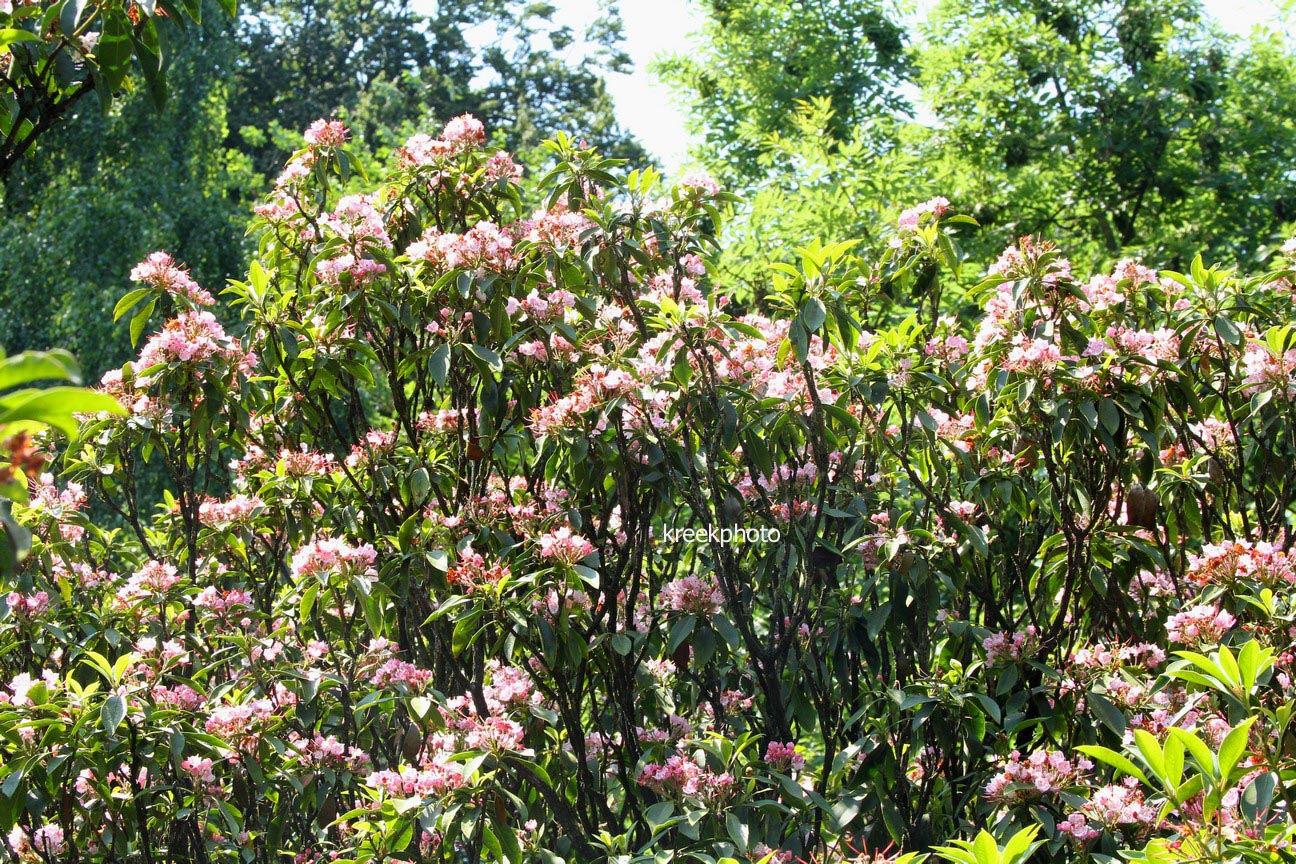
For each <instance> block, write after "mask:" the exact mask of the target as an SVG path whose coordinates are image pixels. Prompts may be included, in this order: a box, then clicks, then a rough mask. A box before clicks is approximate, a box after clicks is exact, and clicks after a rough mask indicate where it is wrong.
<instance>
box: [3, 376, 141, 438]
mask: <svg viewBox="0 0 1296 864" xmlns="http://www.w3.org/2000/svg"><path fill="white" fill-rule="evenodd" d="M100 411H107V412H110V413H113V414H125V413H126V410H125V409H124V408H122V406H121V405H120V404H118V402H117V400H116V399H114V398H112V397H111V396H109V395H107V394H106V393H97V392H95V391H94V390H83V389H82V388H80V387H50V388H49V389H46V390H19V391H17V392H15V393H10V394H9V395H8V396H4V397H0V426H3V425H4V424H6V423H16V422H19V421H22V420H29V421H32V422H36V423H44V424H46V425H49V426H53V427H54V428H55V429H58V430H59V431H61V432H63V433H64V434H66V435H67V436H68V437H69V438H74V437H76V433H77V429H78V427H79V424H78V422H77V420H76V418H75V417H73V416H72V415H73V414H81V413H84V414H95V413H98V412H100Z"/></svg>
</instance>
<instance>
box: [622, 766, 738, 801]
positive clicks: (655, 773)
mask: <svg viewBox="0 0 1296 864" xmlns="http://www.w3.org/2000/svg"><path fill="white" fill-rule="evenodd" d="M639 785H641V786H647V787H648V788H649V789H652V790H653V791H654V792H657V793H658V794H660V795H671V796H683V797H686V798H697V799H701V800H703V801H706V802H714V801H718V800H720V799H722V798H724V796H725V794H726V793H727V792H728V791H729V790H730V789H731V788H732V787H733V785H734V778H733V775H732V774H729V773H728V772H725V773H722V774H717V773H716V772H714V771H711V770H710V769H707V768H703V767H701V766H699V765H698V764H697V763H696V762H694V761H693V760H692V759H685V758H684V757H683V756H672V757H670V758H669V759H667V760H666V762H665V763H663V764H660V765H659V764H657V763H649V764H648V765H645V766H644V769H643V771H642V772H641V773H640V774H639Z"/></svg>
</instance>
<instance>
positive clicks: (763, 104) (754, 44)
mask: <svg viewBox="0 0 1296 864" xmlns="http://www.w3.org/2000/svg"><path fill="white" fill-rule="evenodd" d="M699 6H700V7H701V8H702V10H703V12H704V13H705V15H706V23H705V24H704V26H703V28H702V31H701V33H700V34H696V35H695V39H696V40H697V44H696V49H697V50H690V51H689V52H688V53H687V54H685V53H678V54H675V55H673V56H670V57H668V58H665V59H663V60H662V61H661V62H659V63H658V64H657V65H656V70H657V72H658V74H660V75H661V76H662V77H663V78H664V79H665V80H666V81H667V82H669V83H671V84H672V85H674V86H675V88H676V89H677V91H678V92H679V93H680V95H681V96H682V97H683V99H684V101H685V104H686V105H687V106H688V111H687V116H688V122H689V128H690V131H691V132H693V133H694V135H696V136H697V137H698V140H699V142H700V144H699V151H700V152H705V153H706V154H707V155H706V157H705V159H704V162H705V163H706V164H707V166H708V167H709V168H711V169H712V170H713V171H716V172H717V173H718V174H721V175H723V176H724V177H725V178H726V179H741V180H743V181H750V180H753V179H755V178H758V177H761V176H763V175H764V173H765V171H764V170H763V169H762V167H761V166H760V164H759V155H760V152H761V142H762V141H763V140H764V139H765V138H766V137H767V136H769V135H771V134H773V133H782V132H786V131H787V128H788V121H789V118H790V117H791V116H792V115H793V113H794V112H795V111H796V109H797V106H798V104H799V103H800V102H802V101H805V100H808V99H810V98H822V99H826V100H827V101H828V104H829V105H830V106H831V108H832V114H831V117H830V121H829V123H828V125H827V127H826V128H825V130H824V131H825V132H826V133H827V134H828V135H829V136H831V137H833V138H834V139H836V140H842V141H844V140H847V139H849V138H850V137H851V136H852V134H853V131H854V129H855V127H856V126H857V125H858V124H859V123H861V122H864V121H865V120H867V119H868V118H871V117H876V116H892V115H897V114H899V115H904V114H906V113H907V111H908V109H909V106H908V103H907V101H906V100H905V99H904V97H903V95H902V94H901V93H900V92H899V89H898V87H899V85H900V84H902V83H903V82H905V81H906V80H908V77H909V75H910V69H909V59H908V56H907V55H906V53H905V31H904V28H903V26H902V25H901V23H900V22H899V20H898V16H897V14H896V13H895V12H894V11H893V10H891V9H889V8H888V6H887V4H885V3H883V2H881V0H847V2H828V0H819V2H800V0H705V2H702V3H700V4H699Z"/></svg>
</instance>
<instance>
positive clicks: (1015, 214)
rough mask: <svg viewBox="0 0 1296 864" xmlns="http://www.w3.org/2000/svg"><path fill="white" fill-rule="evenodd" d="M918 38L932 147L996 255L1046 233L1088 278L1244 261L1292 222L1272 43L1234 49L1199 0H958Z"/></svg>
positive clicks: (1295, 105)
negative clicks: (1148, 264) (1102, 269)
mask: <svg viewBox="0 0 1296 864" xmlns="http://www.w3.org/2000/svg"><path fill="white" fill-rule="evenodd" d="M922 33H923V39H921V40H920V41H919V43H918V44H919V46H920V47H919V48H918V49H917V51H916V53H915V57H916V59H917V62H918V66H919V68H920V69H921V70H922V71H921V76H920V81H921V84H922V94H923V99H924V101H925V103H926V104H927V106H928V107H929V108H930V110H931V113H932V115H933V117H934V120H935V122H934V123H932V124H931V127H930V129H931V131H930V138H929V139H928V140H927V142H926V143H925V145H924V147H923V149H924V152H925V153H926V154H927V155H928V157H929V158H930V159H931V160H932V162H933V163H934V164H936V165H938V166H940V169H943V170H944V172H945V175H946V177H947V178H948V182H949V186H948V190H949V191H948V193H947V194H949V197H950V198H951V199H954V200H956V203H961V204H962V205H963V206H966V207H970V208H973V209H974V212H976V213H977V215H978V217H979V219H980V221H981V222H982V223H983V224H984V225H986V226H987V227H988V228H989V229H990V230H989V231H988V233H987V234H986V235H985V236H986V240H987V241H988V242H990V243H991V245H994V246H1000V247H1001V246H1002V245H1003V243H1004V242H1005V241H1006V240H1007V239H1010V238H1011V237H1012V236H1015V235H1020V234H1029V233H1039V232H1044V233H1048V234H1050V235H1051V236H1054V237H1058V238H1060V239H1061V240H1062V242H1064V243H1066V244H1067V245H1068V246H1069V247H1070V248H1072V249H1074V250H1076V255H1075V257H1076V258H1077V259H1078V260H1079V261H1082V262H1083V263H1084V264H1086V265H1096V264H1098V263H1100V262H1102V261H1110V260H1113V259H1115V258H1119V257H1122V256H1124V255H1128V254H1137V255H1145V256H1154V257H1156V258H1158V259H1160V260H1165V261H1167V262H1168V263H1169V264H1170V265H1171V266H1181V265H1184V264H1186V263H1187V260H1188V259H1190V258H1191V255H1192V254H1193V252H1194V251H1195V250H1197V249H1198V248H1200V247H1204V248H1205V250H1206V254H1207V256H1208V257H1212V258H1214V259H1216V260H1221V261H1229V262H1231V261H1237V260H1244V259H1247V258H1250V257H1252V256H1254V255H1255V254H1256V253H1257V252H1258V251H1259V250H1260V249H1261V248H1262V247H1263V246H1264V245H1265V244H1266V243H1267V242H1270V241H1272V240H1274V239H1277V236H1276V233H1277V232H1278V231H1279V229H1280V228H1281V227H1282V225H1283V224H1284V223H1286V222H1287V221H1289V220H1290V219H1291V218H1292V216H1293V215H1296V180H1294V178H1293V177H1292V176H1291V175H1290V166H1291V164H1292V162H1293V159H1296V126H1294V125H1293V118H1296V101H1294V100H1293V96H1292V94H1293V92H1294V91H1293V87H1292V84H1293V83H1296V81H1294V79H1293V72H1292V55H1291V50H1290V48H1289V47H1287V46H1285V45H1284V44H1283V43H1282V42H1281V40H1280V39H1279V37H1278V36H1277V35H1275V34H1260V35H1257V36H1253V37H1245V38H1244V37H1230V36H1228V35H1226V34H1224V33H1223V32H1222V31H1221V30H1220V29H1219V27H1218V25H1216V24H1215V23H1214V22H1212V21H1210V20H1209V19H1208V18H1207V17H1206V16H1205V15H1204V14H1203V11H1202V7H1201V4H1200V3H1197V2H1193V0H1183V2H1173V3H1165V2H1156V3H1152V2H1145V0H1125V2H1104V3H1088V2H1085V3H1079V2H1051V0H1049V2H1040V0H1028V2H1018V0H1009V2H1003V0H994V2H985V0H945V2H942V3H941V5H940V6H939V7H938V8H937V10H936V12H935V13H934V14H933V15H932V16H931V18H930V19H929V21H928V22H927V24H926V25H925V26H924V28H923V29H922ZM1009 214H1011V215H1009ZM989 251H991V250H990V249H985V250H984V253H983V254H988V253H989Z"/></svg>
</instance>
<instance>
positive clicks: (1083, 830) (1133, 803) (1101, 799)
mask: <svg viewBox="0 0 1296 864" xmlns="http://www.w3.org/2000/svg"><path fill="white" fill-rule="evenodd" d="M1076 816H1079V817H1080V818H1079V819H1078V820H1077V819H1076V818H1075V817H1076ZM1090 822H1092V823H1097V825H1098V826H1101V827H1102V828H1106V829H1107V830H1109V831H1115V830H1121V831H1124V832H1125V834H1126V835H1127V836H1128V835H1133V836H1135V837H1141V836H1144V835H1146V834H1148V833H1150V832H1151V831H1152V830H1153V829H1155V828H1156V827H1157V822H1158V820H1157V810H1156V808H1155V807H1153V806H1152V805H1151V804H1149V803H1148V802H1147V801H1146V800H1145V799H1144V797H1143V792H1142V790H1141V789H1139V784H1138V780H1136V779H1135V778H1133V777H1126V778H1125V780H1124V782H1122V783H1120V784H1113V785H1108V786H1102V787H1100V788H1099V789H1097V790H1095V792H1094V793H1093V795H1091V796H1090V798H1089V800H1088V801H1086V802H1085V803H1084V804H1083V805H1081V807H1080V810H1079V812H1078V813H1073V814H1071V816H1069V817H1068V818H1067V821H1066V822H1064V823H1060V824H1059V825H1058V829H1059V830H1060V831H1062V832H1063V833H1066V834H1068V835H1070V837H1071V839H1072V840H1073V841H1074V842H1076V843H1083V842H1086V841H1087V840H1088V839H1091V838H1092V837H1093V836H1096V834H1097V832H1096V831H1095V830H1094V829H1093V828H1091V827H1090V825H1089V823H1090ZM1068 825H1069V826H1070V827H1064V826H1068ZM1131 839H1132V838H1131Z"/></svg>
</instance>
